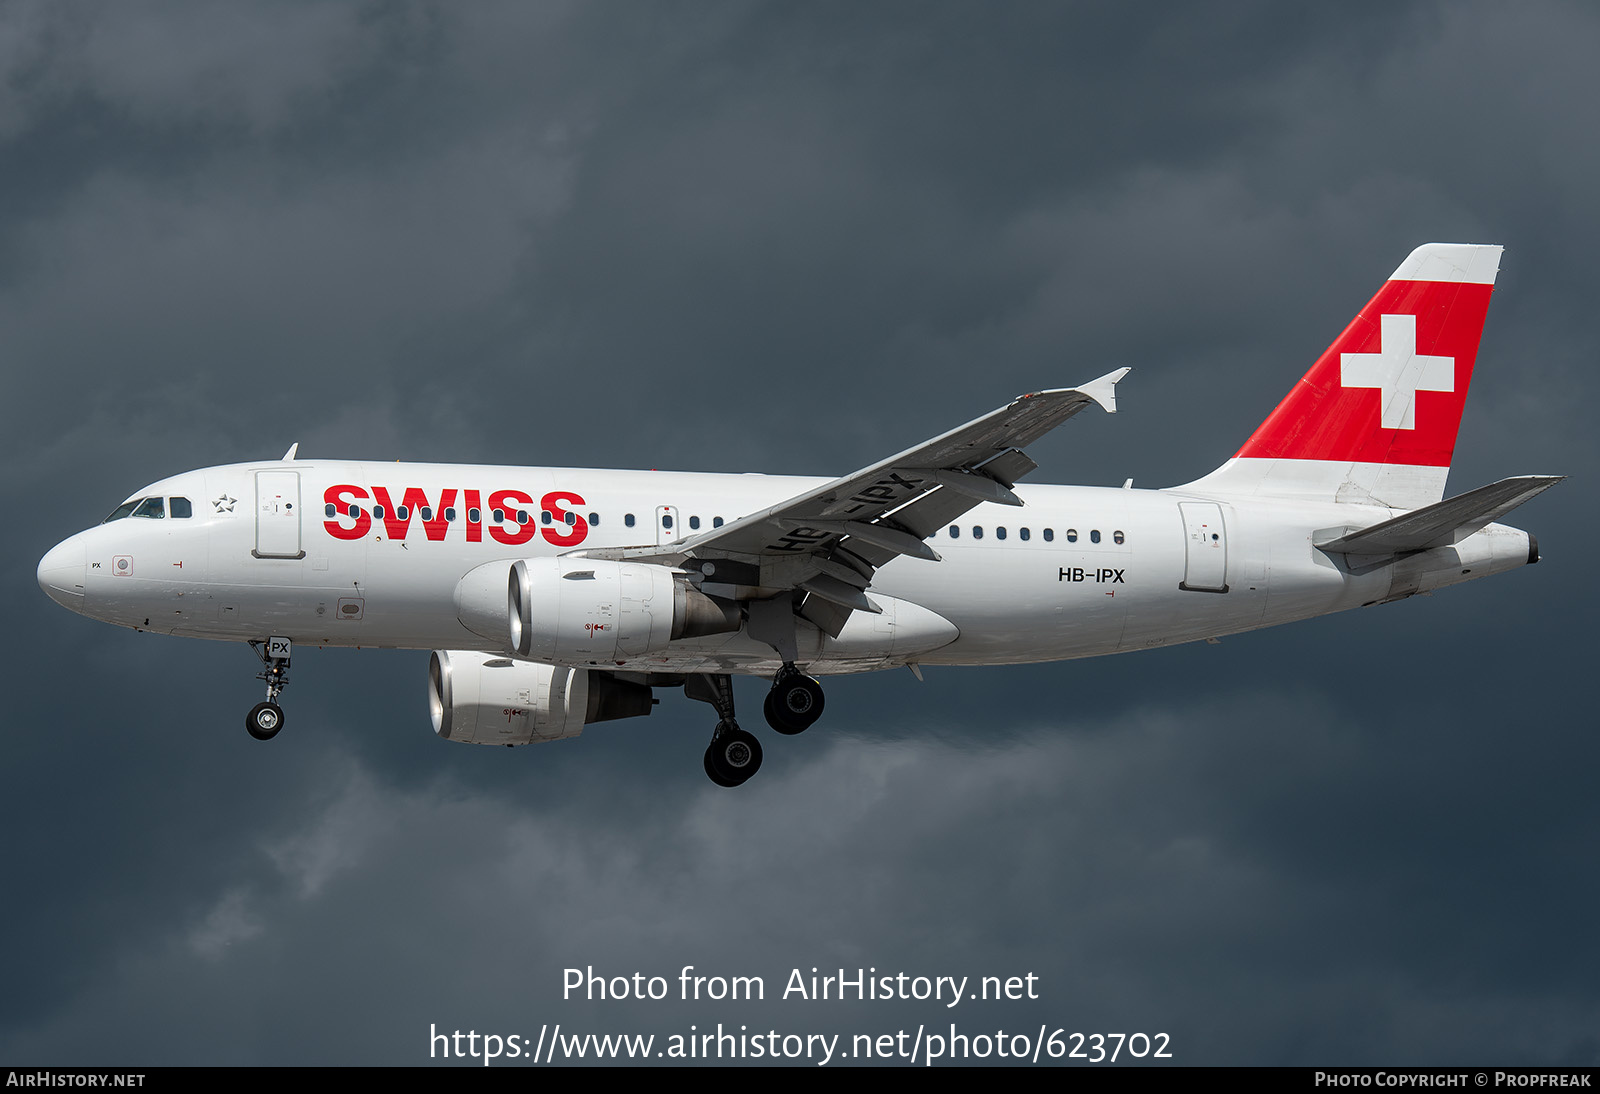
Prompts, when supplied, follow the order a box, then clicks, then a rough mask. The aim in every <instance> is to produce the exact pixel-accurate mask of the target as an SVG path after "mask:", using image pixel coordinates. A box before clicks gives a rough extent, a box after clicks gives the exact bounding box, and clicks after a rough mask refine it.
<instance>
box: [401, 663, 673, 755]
mask: <svg viewBox="0 0 1600 1094" xmlns="http://www.w3.org/2000/svg"><path fill="white" fill-rule="evenodd" d="M653 704H654V700H653V699H652V697H651V692H650V689H649V688H648V687H646V686H645V685H644V684H634V683H629V682H627V681H624V680H618V679H616V678H615V677H613V676H611V675H610V674H609V673H605V672H595V671H592V670H590V669H572V668H561V667H558V666H555V665H546V664H540V663H539V662H536V661H514V660H512V659H511V658H509V657H496V656H494V655H492V654H486V653H478V652H476V651H473V650H434V651H433V656H432V657H431V658H429V660H428V712H429V714H430V715H431V716H432V718H433V730H434V732H435V733H437V734H438V735H439V736H441V737H443V738H445V739H446V740H450V741H464V742H466V743H468V744H480V745H525V744H534V743H537V742H539V741H559V740H561V739H563V738H566V737H576V736H577V735H578V734H580V733H582V732H583V727H584V726H585V725H590V724H593V723H595V722H608V721H611V720H613V719H616V718H636V717H639V716H640V715H644V714H649V713H650V709H651V707H652V705H653Z"/></svg>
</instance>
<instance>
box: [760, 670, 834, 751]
mask: <svg viewBox="0 0 1600 1094" xmlns="http://www.w3.org/2000/svg"><path fill="white" fill-rule="evenodd" d="M822 705H823V697H822V685H821V684H819V683H817V681H816V680H815V679H813V678H812V677H810V676H807V675H806V674H805V673H803V672H801V671H800V670H799V669H797V668H795V667H794V662H792V661H790V662H785V663H784V666H783V668H782V669H780V670H779V671H778V675H777V676H775V677H774V678H773V680H772V690H771V691H769V692H767V699H766V702H765V703H764V704H763V709H764V712H765V713H766V716H767V725H769V726H771V727H772V728H773V729H775V730H777V731H778V732H779V733H783V734H787V735H789V736H793V735H794V734H796V733H804V732H805V731H806V730H808V729H810V728H811V727H812V726H813V725H814V724H815V723H816V721H817V719H818V718H820V717H822Z"/></svg>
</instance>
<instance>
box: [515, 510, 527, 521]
mask: <svg viewBox="0 0 1600 1094" xmlns="http://www.w3.org/2000/svg"><path fill="white" fill-rule="evenodd" d="M517 523H518V524H527V523H528V511H527V510H526V509H518V510H517Z"/></svg>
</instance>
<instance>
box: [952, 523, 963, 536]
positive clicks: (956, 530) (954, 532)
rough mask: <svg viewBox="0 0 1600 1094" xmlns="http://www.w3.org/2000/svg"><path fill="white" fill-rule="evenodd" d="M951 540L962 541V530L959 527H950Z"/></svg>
mask: <svg viewBox="0 0 1600 1094" xmlns="http://www.w3.org/2000/svg"><path fill="white" fill-rule="evenodd" d="M950 538H951V539H960V538H961V528H960V527H959V526H958V525H954V524H952V525H951V526H950Z"/></svg>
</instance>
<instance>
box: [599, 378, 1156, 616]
mask: <svg viewBox="0 0 1600 1094" xmlns="http://www.w3.org/2000/svg"><path fill="white" fill-rule="evenodd" d="M1127 372H1128V370H1127V369H1125V368H1121V369H1117V370H1116V371H1115V372H1111V373H1108V374H1106V375H1105V376H1102V377H1100V378H1099V379H1097V380H1093V381H1091V382H1089V383H1087V384H1084V385H1082V386H1081V387H1076V388H1063V389H1058V390H1052V391H1039V392H1034V393H1033V394H1031V395H1023V396H1020V397H1019V398H1017V399H1014V400H1012V402H1010V403H1009V404H1007V405H1006V406H1003V407H1001V408H999V409H998V410H995V411H993V412H991V413H989V414H985V415H984V416H983V417H981V418H978V419H975V420H974V421H971V422H968V423H967V424H966V425H963V426H958V427H957V428H955V429H952V430H950V431H949V432H948V433H944V434H941V435H940V436H938V437H935V438H933V439H932V440H930V441H926V442H924V443H922V444H919V445H916V446H915V447H913V448H908V449H907V450H906V451H904V452H901V453H898V454H897V455H894V456H890V457H889V458H888V459H886V460H882V461H880V462H878V463H875V464H872V465H870V466H868V467H863V468H862V469H861V470H859V471H856V472H854V473H853V474H849V475H845V476H844V477H843V478H839V479H835V480H833V481H832V482H829V483H826V484H824V485H822V486H819V487H817V488H815V489H813V490H808V491H807V492H805V493H804V494H800V495H797V496H796V497H792V498H790V499H788V500H787V501H784V502H782V503H780V504H778V505H774V506H772V507H771V508H770V509H764V510H762V511H760V512H758V513H751V514H749V515H747V516H744V517H741V518H739V519H738V520H735V521H732V522H731V523H728V524H725V525H723V526H722V527H721V528H714V529H711V530H709V531H706V532H701V533H699V534H697V535H693V536H689V537H688V538H686V539H682V540H679V541H677V542H676V543H671V544H667V545H665V546H660V547H649V548H635V549H631V550H628V551H626V552H622V555H623V556H624V557H628V558H632V559H637V560H640V561H645V560H650V561H658V562H663V563H667V564H670V565H675V566H683V567H685V568H689V569H699V570H700V571H701V572H702V574H704V575H705V578H706V580H707V581H712V582H716V583H719V584H731V585H734V586H739V587H744V588H746V589H750V590H751V591H752V592H754V591H755V590H761V591H762V592H764V593H765V594H766V595H767V596H769V597H770V596H774V595H776V594H779V593H782V592H785V591H800V592H804V593H805V594H806V598H805V603H804V605H803V607H802V608H801V614H803V615H805V616H806V617H807V618H808V619H810V620H811V621H812V622H814V623H816V624H817V626H819V627H821V628H822V629H823V630H826V631H828V632H829V633H830V634H833V635H835V636H837V635H838V633H839V631H840V630H841V629H843V627H844V624H845V621H846V620H847V619H848V618H849V615H850V612H851V611H853V610H855V611H868V612H876V611H877V610H878V609H877V607H876V605H874V604H873V603H872V602H871V601H870V600H869V599H867V597H866V595H865V593H864V592H863V590H864V589H866V588H867V587H868V585H870V584H871V581H872V576H873V573H874V572H875V571H876V569H877V568H878V567H879V566H882V565H884V564H885V563H887V562H889V561H890V560H892V559H894V558H896V557H898V556H900V555H908V556H910V557H912V558H920V559H926V560H928V561H931V562H937V561H939V555H938V553H937V552H935V551H934V549H933V548H932V547H930V546H929V545H928V544H927V543H926V542H924V541H925V540H926V538H927V537H928V536H929V535H931V534H932V533H933V532H935V531H937V530H938V529H939V528H942V527H944V526H945V525H946V524H948V523H950V522H951V521H952V520H955V519H956V518H957V517H959V516H961V515H962V514H963V513H965V512H967V511H968V510H969V509H972V508H973V507H974V506H977V505H979V504H981V503H983V502H996V503H999V504H1001V505H1021V504H1022V501H1021V499H1019V498H1018V497H1017V496H1016V495H1015V494H1014V493H1012V492H1011V487H1012V486H1013V485H1014V484H1015V483H1016V481H1017V480H1018V479H1020V478H1022V477H1023V476H1024V475H1026V474H1028V472H1030V471H1032V470H1034V469H1035V468H1036V467H1038V464H1036V463H1034V461H1033V460H1031V459H1030V458H1029V457H1028V455H1027V454H1026V453H1025V452H1023V451H1022V447H1023V446H1024V445H1027V444H1031V443H1032V442H1033V441H1035V440H1038V439H1039V438H1040V437H1042V436H1044V435H1045V434H1046V433H1048V432H1050V430H1052V429H1054V428H1055V427H1056V426H1058V425H1060V424H1061V423H1062V422H1065V421H1066V420H1067V419H1068V418H1071V417H1072V416H1073V415H1074V414H1077V413H1078V412H1079V411H1080V410H1082V409H1084V408H1085V407H1087V406H1089V405H1090V404H1097V405H1099V406H1101V407H1103V408H1105V410H1106V411H1107V412H1110V413H1115V412H1116V384H1117V381H1119V380H1121V379H1122V377H1123V376H1125V375H1126V374H1127ZM757 595H760V594H759V593H758V594H757Z"/></svg>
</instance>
